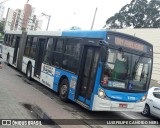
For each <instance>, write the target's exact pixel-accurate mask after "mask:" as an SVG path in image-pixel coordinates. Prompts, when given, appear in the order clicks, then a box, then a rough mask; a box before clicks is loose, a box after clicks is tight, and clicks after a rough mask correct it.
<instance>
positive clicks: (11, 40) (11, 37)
mask: <svg viewBox="0 0 160 128" xmlns="http://www.w3.org/2000/svg"><path fill="white" fill-rule="evenodd" d="M13 37H14V35H10V40H9V46H11V47H12V42H13Z"/></svg>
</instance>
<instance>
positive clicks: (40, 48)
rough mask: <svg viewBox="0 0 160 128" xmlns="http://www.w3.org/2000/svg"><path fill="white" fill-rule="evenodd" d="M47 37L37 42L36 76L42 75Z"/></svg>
mask: <svg viewBox="0 0 160 128" xmlns="http://www.w3.org/2000/svg"><path fill="white" fill-rule="evenodd" d="M45 44H46V39H41V38H40V39H39V41H38V42H37V50H36V58H35V69H34V76H36V77H38V78H39V77H40V73H41V65H42V61H43V55H44V49H45Z"/></svg>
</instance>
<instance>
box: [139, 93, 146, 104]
mask: <svg viewBox="0 0 160 128" xmlns="http://www.w3.org/2000/svg"><path fill="white" fill-rule="evenodd" d="M146 99H147V94H145V95H144V96H143V97H142V98H141V99H140V100H139V101H138V102H143V101H145V100H146Z"/></svg>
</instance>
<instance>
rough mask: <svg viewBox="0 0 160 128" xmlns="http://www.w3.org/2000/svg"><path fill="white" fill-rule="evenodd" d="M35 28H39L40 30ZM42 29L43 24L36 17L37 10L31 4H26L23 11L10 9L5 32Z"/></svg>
mask: <svg viewBox="0 0 160 128" xmlns="http://www.w3.org/2000/svg"><path fill="white" fill-rule="evenodd" d="M37 23H38V24H37ZM39 23H40V24H39ZM35 26H38V27H39V29H37V28H36V27H35ZM41 27H42V23H41V21H39V20H38V19H37V16H36V15H35V8H33V7H32V6H31V5H30V4H25V6H24V9H23V10H21V9H16V10H13V9H11V8H8V12H7V16H6V24H5V30H26V31H28V30H41Z"/></svg>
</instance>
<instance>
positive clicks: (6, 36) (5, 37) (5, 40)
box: [4, 34, 8, 45]
mask: <svg viewBox="0 0 160 128" xmlns="http://www.w3.org/2000/svg"><path fill="white" fill-rule="evenodd" d="M7 38H8V34H5V36H4V44H5V45H6V44H7Z"/></svg>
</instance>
